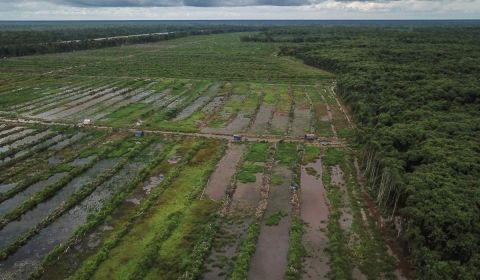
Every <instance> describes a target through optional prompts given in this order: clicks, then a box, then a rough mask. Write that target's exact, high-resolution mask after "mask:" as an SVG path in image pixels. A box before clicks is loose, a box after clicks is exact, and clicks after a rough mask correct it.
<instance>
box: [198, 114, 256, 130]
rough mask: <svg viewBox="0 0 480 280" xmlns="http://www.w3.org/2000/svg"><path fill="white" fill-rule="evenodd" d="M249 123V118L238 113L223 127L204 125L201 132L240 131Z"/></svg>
mask: <svg viewBox="0 0 480 280" xmlns="http://www.w3.org/2000/svg"><path fill="white" fill-rule="evenodd" d="M249 123H250V118H247V117H245V115H244V114H243V113H238V115H237V116H236V117H235V118H234V119H233V120H232V121H231V122H230V123H229V124H228V125H227V126H226V127H225V128H212V127H206V128H203V129H202V132H203V133H222V134H233V133H242V132H244V131H245V129H246V128H247V127H248V124H249Z"/></svg>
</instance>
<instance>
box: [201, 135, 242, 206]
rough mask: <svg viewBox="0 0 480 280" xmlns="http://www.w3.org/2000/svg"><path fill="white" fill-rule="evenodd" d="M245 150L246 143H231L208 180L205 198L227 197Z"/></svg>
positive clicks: (218, 198) (217, 198)
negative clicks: (227, 191) (226, 194)
mask: <svg viewBox="0 0 480 280" xmlns="http://www.w3.org/2000/svg"><path fill="white" fill-rule="evenodd" d="M244 151H245V145H237V144H232V143H230V144H229V146H228V150H227V151H226V153H225V155H224V156H223V158H222V159H221V160H220V161H219V162H218V164H217V168H216V169H215V171H214V172H213V174H212V176H211V177H210V179H209V181H208V184H207V186H206V188H205V192H204V197H205V198H209V199H213V200H221V199H223V198H224V197H225V191H226V190H227V188H228V186H229V185H230V180H231V178H232V176H233V174H234V173H235V171H236V168H237V165H238V163H239V162H240V159H241V158H242V155H243V152H244Z"/></svg>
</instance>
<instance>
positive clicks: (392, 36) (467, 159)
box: [242, 26, 480, 279]
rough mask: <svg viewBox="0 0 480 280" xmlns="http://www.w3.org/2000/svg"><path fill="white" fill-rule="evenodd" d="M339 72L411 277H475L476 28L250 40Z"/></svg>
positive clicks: (270, 34)
mask: <svg viewBox="0 0 480 280" xmlns="http://www.w3.org/2000/svg"><path fill="white" fill-rule="evenodd" d="M242 39H243V40H244V41H260V42H280V43H283V44H281V46H280V50H279V53H280V54H281V55H288V56H295V57H297V58H300V59H302V60H303V61H304V62H305V63H307V64H309V65H312V66H316V67H319V68H323V69H327V70H330V71H333V72H334V73H336V74H337V93H338V94H339V95H340V96H341V97H342V98H343V99H344V101H345V102H346V103H347V104H348V105H349V107H350V109H351V113H352V115H353V116H354V118H355V120H356V122H357V124H358V125H359V129H358V135H357V137H356V138H357V142H358V144H359V147H360V150H361V156H360V163H361V166H362V168H363V170H365V172H366V174H367V177H368V178H369V181H370V191H371V193H372V195H373V197H375V198H377V202H378V203H379V204H380V205H381V206H383V209H384V211H385V215H386V217H389V218H390V220H391V221H392V226H393V224H396V229H397V230H398V231H399V232H400V236H401V238H402V241H403V244H404V245H405V248H406V249H407V250H408V252H409V256H410V259H411V262H412V264H413V265H414V266H415V270H416V272H415V273H416V276H417V277H418V278H422V279H480V80H479V77H480V28H479V27H468V26H463V27H460V26H459V27H311V28H304V27H290V28H271V29H269V30H268V31H266V32H263V33H259V34H256V35H248V36H244V37H243V38H242Z"/></svg>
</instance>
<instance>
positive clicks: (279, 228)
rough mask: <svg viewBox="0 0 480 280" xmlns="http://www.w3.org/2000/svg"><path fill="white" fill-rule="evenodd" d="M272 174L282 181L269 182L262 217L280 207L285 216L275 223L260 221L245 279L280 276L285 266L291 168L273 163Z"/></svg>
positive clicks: (276, 210) (283, 273)
mask: <svg viewBox="0 0 480 280" xmlns="http://www.w3.org/2000/svg"><path fill="white" fill-rule="evenodd" d="M272 176H275V177H278V178H281V179H282V182H281V184H279V185H271V186H270V194H269V197H268V205H267V209H266V211H265V215H264V217H265V218H267V217H269V216H270V215H273V214H275V213H278V212H279V211H282V212H284V213H285V214H286V215H287V216H286V217H283V218H282V219H281V220H280V223H279V224H278V225H273V226H267V225H265V224H264V223H262V225H261V228H260V235H259V236H258V241H257V246H256V250H255V254H254V255H253V258H252V260H251V262H250V268H249V271H248V279H252V280H255V279H259V280H260V279H261V280H269V279H271V280H277V279H283V277H284V275H285V272H286V270H287V264H288V262H287V253H288V237H289V225H290V220H291V216H290V212H291V208H292V205H291V204H290V200H291V190H290V182H291V176H292V172H291V171H290V170H289V169H288V168H287V167H285V166H276V167H274V168H273V170H272Z"/></svg>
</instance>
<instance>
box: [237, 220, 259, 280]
mask: <svg viewBox="0 0 480 280" xmlns="http://www.w3.org/2000/svg"><path fill="white" fill-rule="evenodd" d="M259 234H260V225H259V224H258V223H257V222H252V223H251V224H250V226H249V227H248V229H247V234H246V237H245V239H244V240H243V242H242V244H241V245H240V249H239V251H238V253H237V256H236V259H235V264H234V266H233V271H232V275H231V279H232V280H245V279H247V275H248V268H249V265H250V260H251V259H252V257H253V254H255V249H256V245H257V239H258V235H259Z"/></svg>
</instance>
